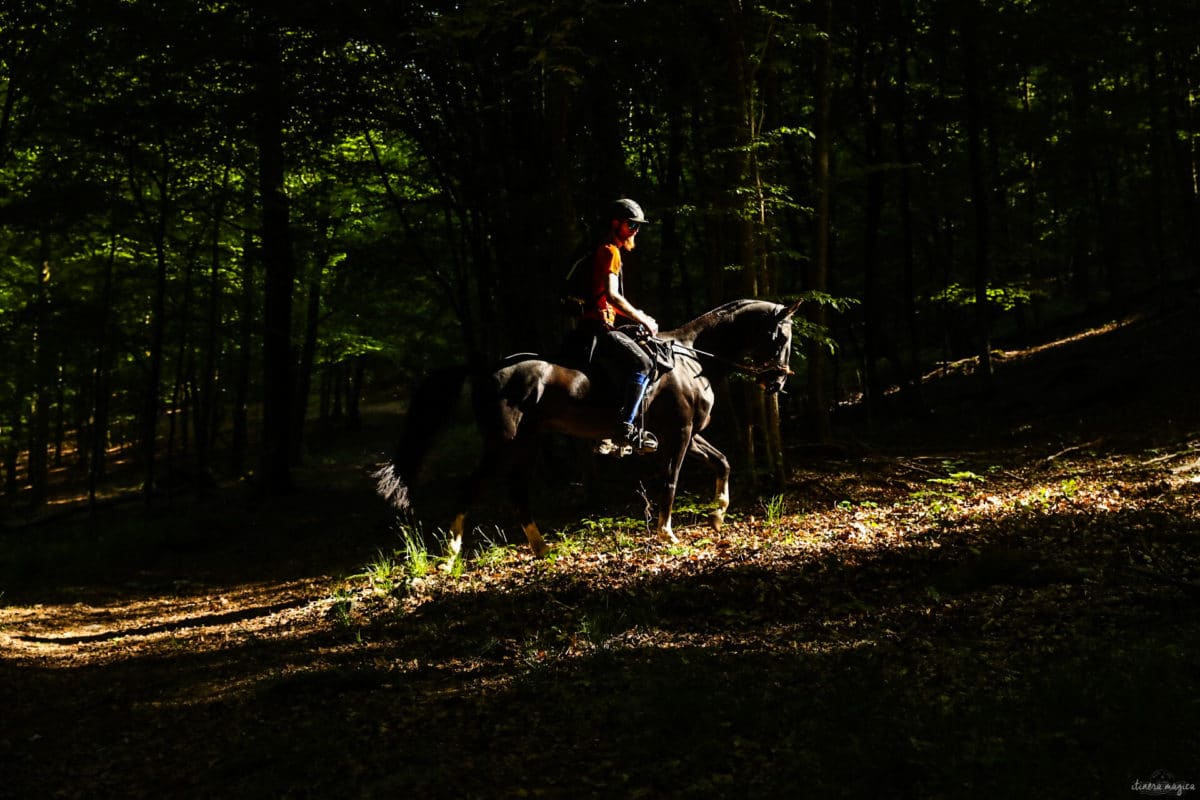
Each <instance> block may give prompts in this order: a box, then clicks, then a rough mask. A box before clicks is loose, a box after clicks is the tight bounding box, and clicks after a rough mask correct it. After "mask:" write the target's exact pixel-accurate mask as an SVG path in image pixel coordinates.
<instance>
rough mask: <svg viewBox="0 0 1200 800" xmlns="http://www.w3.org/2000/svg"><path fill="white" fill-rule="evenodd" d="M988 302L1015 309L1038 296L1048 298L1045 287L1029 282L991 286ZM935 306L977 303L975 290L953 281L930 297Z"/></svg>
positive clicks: (1005, 308)
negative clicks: (1032, 284)
mask: <svg viewBox="0 0 1200 800" xmlns="http://www.w3.org/2000/svg"><path fill="white" fill-rule="evenodd" d="M986 295H987V299H988V303H989V304H990V305H992V306H993V307H995V308H997V309H999V310H1001V311H1013V310H1015V309H1017V308H1019V307H1020V306H1026V305H1029V304H1030V303H1032V302H1033V301H1034V300H1035V299H1038V298H1047V297H1049V296H1050V292H1049V291H1048V290H1046V289H1045V288H1041V287H1035V286H1031V285H1030V284H1029V283H1028V282H1022V283H1011V284H1006V285H1002V286H989V287H988V288H987V291H986ZM929 302H930V304H931V305H933V306H940V307H944V308H966V307H969V306H973V305H975V290H974V289H973V288H971V287H968V286H963V285H962V284H959V283H952V284H950V285H949V286H947V287H946V288H944V289H942V290H941V291H940V292H938V293H936V294H934V295H933V296H931V297H930V298H929Z"/></svg>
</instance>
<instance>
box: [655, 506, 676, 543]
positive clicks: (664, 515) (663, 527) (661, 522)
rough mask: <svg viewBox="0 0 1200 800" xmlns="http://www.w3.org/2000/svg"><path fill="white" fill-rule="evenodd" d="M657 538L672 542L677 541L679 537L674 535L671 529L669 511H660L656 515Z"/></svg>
mask: <svg viewBox="0 0 1200 800" xmlns="http://www.w3.org/2000/svg"><path fill="white" fill-rule="evenodd" d="M658 538H660V539H668V540H670V541H672V542H678V541H679V537H677V536H676V535H675V531H674V530H672V528H671V512H670V511H660V512H659V514H658Z"/></svg>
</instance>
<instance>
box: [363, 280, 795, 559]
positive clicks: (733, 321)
mask: <svg viewBox="0 0 1200 800" xmlns="http://www.w3.org/2000/svg"><path fill="white" fill-rule="evenodd" d="M798 307H799V302H797V303H795V304H794V305H792V306H783V305H780V304H778V303H773V302H769V301H764V300H753V299H751V300H735V301H733V302H730V303H726V304H724V305H722V306H720V307H718V308H715V309H713V310H711V311H708V312H706V313H704V314H702V315H700V316H699V317H697V318H696V319H694V320H692V321H691V322H688V323H687V324H685V325H682V326H680V327H678V328H675V329H674V330H670V331H665V332H660V333H659V334H658V338H659V339H661V340H663V341H665V342H668V343H669V344H670V346H671V348H672V350H673V352H674V353H675V354H676V356H677V357H676V358H675V367H674V368H673V369H671V370H670V371H668V372H666V373H665V374H664V375H662V376H661V377H660V378H659V379H658V380H657V381H656V382H655V383H654V384H653V385H652V386H651V387H650V388H649V390H648V391H647V394H646V398H645V400H644V403H643V414H644V420H645V425H646V428H647V430H650V431H653V432H654V433H655V434H656V435H657V437H658V442H659V443H658V449H657V453H656V454H655V457H657V458H658V459H659V460H660V464H659V470H660V472H659V476H660V478H661V486H660V490H659V494H658V502H657V510H658V514H657V534H658V536H659V537H661V538H665V539H670V540H672V541H677V538H676V536H675V534H674V531H673V530H672V524H671V510H672V506H673V505H674V503H675V490H676V486H677V484H678V480H679V471H680V467H681V466H682V465H683V461H684V459H685V458H686V457H687V456H693V457H695V458H698V459H700V460H701V461H703V462H704V463H705V464H707V465H708V467H709V468H710V469H712V471H713V472H714V474H715V475H716V496H715V503H716V507H715V510H714V511H713V513H712V515H711V516H710V518H709V522H710V524H711V525H712V527H713V528H714V529H718V530H719V529H720V527H721V525H722V523H723V522H724V518H725V513H726V511H727V510H728V508H729V475H730V468H729V461H728V459H726V458H725V456H724V454H722V453H721V451H720V450H718V449H717V448H716V447H714V446H713V445H712V444H711V443H709V442H708V441H707V440H706V439H705V438H704V437H703V436H701V431H703V430H704V429H705V428H706V427H707V426H708V424H709V422H710V421H711V419H712V411H713V405H714V402H715V400H716V396H715V393H714V391H713V384H714V383H715V382H717V381H719V380H720V379H721V378H723V377H725V376H726V375H728V374H729V373H731V372H733V371H740V372H745V373H748V374H750V375H752V376H753V377H755V378H756V379H757V380H758V383H759V385H761V386H762V387H763V389H764V390H765V391H767V392H768V393H777V392H780V391H781V390H782V389H783V387H784V385H785V383H786V382H787V378H788V376H789V375H791V374H792V370H791V368H790V366H789V362H790V359H791V349H792V316H793V315H794V314H795V312H796V310H797V308H798ZM560 361H561V359H556V360H549V359H546V358H543V357H541V356H538V355H533V354H519V355H515V356H509V357H508V358H506V359H504V360H502V361H500V362H498V363H496V364H494V365H492V366H491V367H490V368H487V369H485V370H480V371H472V370H471V369H470V368H469V367H467V366H458V367H452V368H448V369H444V370H441V371H439V372H435V373H433V374H431V375H430V376H429V377H428V378H427V379H426V381H425V382H424V383H423V384H421V385H420V386H419V387H418V388H417V390H416V391H415V392H414V395H413V399H412V403H411V405H410V408H409V412H408V416H407V419H406V422H405V426H404V434H403V436H402V439H401V441H400V443H399V445H398V446H397V447H396V449H395V451H394V452H393V455H392V458H391V460H390V462H388V463H385V464H384V465H382V466H381V467H380V468H379V469H378V470H377V471H376V472H375V473H374V474H373V475H374V478H375V480H376V488H377V491H378V493H379V494H380V495H381V496H382V497H383V498H384V499H385V500H386V501H388V503H389V504H391V505H392V506H393V507H395V508H397V509H401V510H403V509H405V508H407V507H408V506H409V500H410V497H409V484H410V482H411V481H413V480H414V479H415V477H416V474H417V472H418V470H419V469H420V466H421V464H422V462H423V461H424V457H425V455H426V453H427V452H428V451H429V449H430V448H431V447H432V445H433V442H434V437H435V436H436V434H437V433H438V431H439V430H440V429H441V428H443V427H444V426H445V424H446V423H447V421H448V420H449V417H450V415H451V412H452V411H453V409H454V407H455V403H456V400H457V398H458V396H459V394H460V393H461V391H462V386H463V383H464V382H465V381H466V379H467V378H468V377H471V378H472V392H471V397H472V405H473V410H474V416H475V421H476V424H477V428H478V430H479V433H480V434H481V435H482V437H483V455H482V458H481V460H480V462H479V464H478V466H477V467H476V468H475V470H474V471H473V472H472V473H471V474H470V476H469V477H468V478H467V480H466V483H465V486H464V491H463V495H462V498H461V501H460V503H459V505H458V509H457V510H458V513H457V514H456V516H455V517H454V522H453V524H452V525H451V527H450V536H449V539H448V541H447V550H448V551H449V552H448V554H447V556H448V558H447V561H448V563H453V561H454V560H455V559H457V558H458V556H459V554H460V553H461V551H462V545H463V533H464V529H465V524H466V523H465V520H466V515H467V511H468V510H469V508H470V507H471V505H472V504H474V502H475V501H476V500H477V499H478V497H479V495H480V493H481V491H482V488H483V486H484V485H485V481H486V480H487V479H488V478H489V477H490V476H493V475H495V474H497V473H498V472H500V471H501V470H504V471H507V473H508V477H509V492H510V497H511V500H512V502H513V505H514V506H515V507H516V510H517V513H518V517H519V520H520V524H521V528H522V530H523V531H524V532H525V537H526V539H527V540H528V542H529V547H530V548H531V550H532V551H533V554H534V555H535V556H539V557H540V556H544V555H545V554H546V553H547V552H549V550H550V548H549V546H548V545H547V544H546V542H545V539H544V538H543V537H542V534H541V531H540V530H539V529H538V526H537V523H536V522H535V521H534V519H533V514H532V512H531V510H530V503H529V477H530V472H531V467H532V462H533V456H534V454H535V448H534V443H535V440H536V439H537V437H538V435H539V434H541V433H544V432H557V433H563V434H567V435H570V436H574V437H580V438H585V439H595V440H600V439H603V438H605V437H609V436H611V435H612V433H613V428H614V422H613V420H614V416H615V408H614V404H613V403H612V402H611V398H607V397H606V396H605V395H604V392H603V390H602V388H601V387H600V386H598V385H597V383H598V382H597V381H595V380H594V379H593V377H591V376H590V375H589V374H588V373H587V372H585V371H583V370H581V369H576V368H574V367H571V366H567V365H566V364H564V363H559V362H560Z"/></svg>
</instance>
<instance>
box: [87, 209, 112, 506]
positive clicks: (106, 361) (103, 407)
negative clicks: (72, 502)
mask: <svg viewBox="0 0 1200 800" xmlns="http://www.w3.org/2000/svg"><path fill="white" fill-rule="evenodd" d="M116 257H117V235H116V233H115V232H114V233H112V234H111V235H110V239H109V245H108V260H107V261H106V262H105V265H104V284H103V288H102V289H101V291H100V346H99V348H98V350H97V352H96V364H95V367H94V369H95V372H94V375H93V379H92V419H91V425H90V426H89V427H90V442H89V443H88V449H89V455H88V506H89V507H91V508H94V507H95V504H96V489H97V487H98V485H99V483H100V481H101V480H103V478H104V474H105V469H106V467H107V465H108V418H109V398H110V395H111V394H112V366H113V350H114V347H113V342H112V338H113V335H112V334H113V324H112V316H113V307H112V301H113V271H114V268H115V266H116Z"/></svg>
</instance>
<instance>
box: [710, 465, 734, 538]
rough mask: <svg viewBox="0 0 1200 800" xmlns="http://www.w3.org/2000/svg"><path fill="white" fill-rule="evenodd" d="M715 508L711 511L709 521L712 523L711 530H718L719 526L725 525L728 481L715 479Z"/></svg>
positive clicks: (727, 508)
mask: <svg viewBox="0 0 1200 800" xmlns="http://www.w3.org/2000/svg"><path fill="white" fill-rule="evenodd" d="M716 501H717V507H716V509H715V510H714V511H713V513H712V516H711V517H709V521H710V522H711V523H712V526H713V530H720V529H721V525H723V524H724V523H725V512H726V511H728V510H729V479H728V478H717V498H716Z"/></svg>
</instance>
